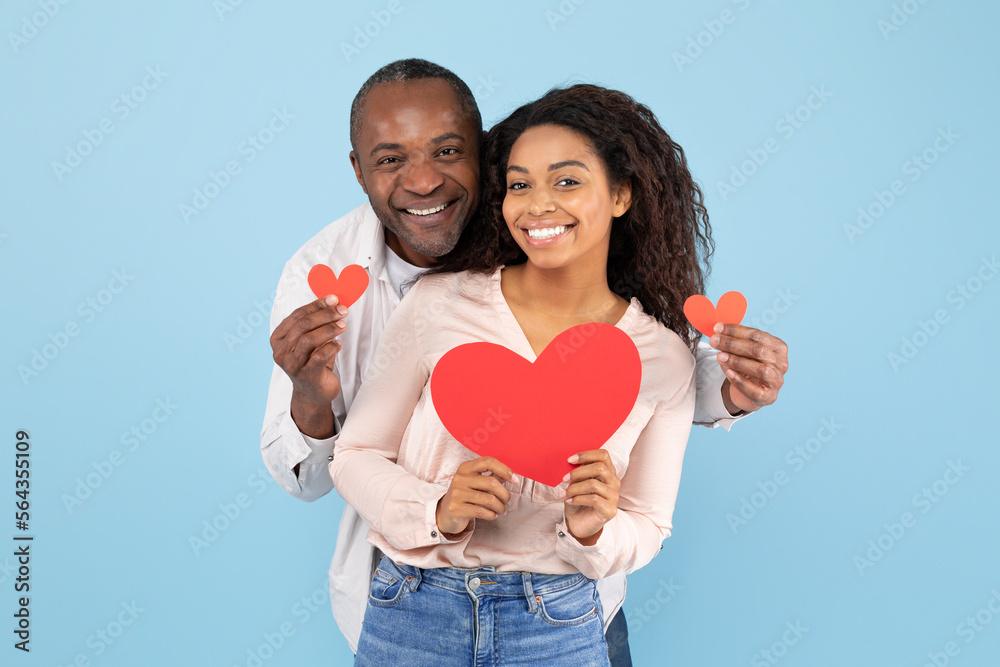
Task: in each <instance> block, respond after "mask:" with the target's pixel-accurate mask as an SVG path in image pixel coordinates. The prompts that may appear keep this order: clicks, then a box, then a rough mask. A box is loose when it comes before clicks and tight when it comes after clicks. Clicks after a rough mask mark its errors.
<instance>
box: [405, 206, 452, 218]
mask: <svg viewBox="0 0 1000 667" xmlns="http://www.w3.org/2000/svg"><path fill="white" fill-rule="evenodd" d="M446 208H448V204H441V205H440V206H435V207H434V208H425V209H416V208H408V209H405V210H406V212H407V213H409V214H410V215H430V214H431V213H437V212H438V211H443V210H445V209H446Z"/></svg>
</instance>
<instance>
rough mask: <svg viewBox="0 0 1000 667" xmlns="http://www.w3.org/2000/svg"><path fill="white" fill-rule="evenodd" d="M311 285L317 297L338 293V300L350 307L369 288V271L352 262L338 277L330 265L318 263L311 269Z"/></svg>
mask: <svg viewBox="0 0 1000 667" xmlns="http://www.w3.org/2000/svg"><path fill="white" fill-rule="evenodd" d="M309 287H311V288H312V291H313V294H315V295H316V298H317V299H322V298H323V297H324V296H328V295H330V294H336V295H337V300H338V301H339V302H340V303H341V304H342V305H343V306H344V307H345V308H350V307H351V306H352V305H354V302H355V301H357V300H358V299H359V298H361V295H362V294H363V293H364V291H365V289H367V288H368V272H367V271H365V269H364V267H362V266H360V265H358V264H351V265H350V266H345V267H344V270H343V271H341V272H340V277H339V278H338V277H337V274H335V273H334V272H333V269H331V268H330V267H329V266H327V265H326V264H317V265H316V266H314V267H312V268H311V269H309Z"/></svg>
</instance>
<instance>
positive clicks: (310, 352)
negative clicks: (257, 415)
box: [271, 294, 347, 439]
mask: <svg viewBox="0 0 1000 667" xmlns="http://www.w3.org/2000/svg"><path fill="white" fill-rule="evenodd" d="M346 315H347V308H345V307H344V306H340V305H337V297H336V296H334V295H332V294H331V295H330V296H327V297H324V298H322V299H319V300H317V301H313V302H312V303H309V304H306V305H305V306H302V307H301V308H299V309H297V310H295V311H293V312H292V314H291V315H289V316H288V317H286V318H285V319H284V320H282V321H281V323H280V324H279V325H278V326H277V327H276V328H275V329H274V333H272V334H271V349H272V350H273V352H274V363H276V364H278V366H280V367H281V368H282V370H284V371H285V373H286V374H288V377H289V378H291V380H292V407H291V410H292V419H293V420H294V421H295V424H296V426H298V427H299V430H300V431H301V432H302V433H305V434H306V435H308V436H310V437H313V438H317V439H323V438H329V437H331V436H333V433H334V418H333V409H332V408H331V406H330V403H331V401H333V399H335V398H336V397H337V396H338V395H339V394H340V380H339V379H337V376H336V375H334V374H333V362H334V360H335V359H336V358H337V353H338V352H340V349H341V348H342V347H343V343H341V342H340V341H339V340H337V336H339V335H340V334H341V333H343V331H344V329H345V328H346V324H345V322H344V317H345V316H346Z"/></svg>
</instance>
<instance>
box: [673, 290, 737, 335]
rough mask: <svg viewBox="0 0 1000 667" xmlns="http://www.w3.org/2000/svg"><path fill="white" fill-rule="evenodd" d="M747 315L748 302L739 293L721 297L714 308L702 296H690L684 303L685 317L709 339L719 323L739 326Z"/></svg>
mask: <svg viewBox="0 0 1000 667" xmlns="http://www.w3.org/2000/svg"><path fill="white" fill-rule="evenodd" d="M746 313H747V300H746V297H744V296H743V295H742V294H740V293H739V292H726V293H725V294H723V295H722V296H721V297H719V305H718V306H713V305H712V302H711V301H709V300H708V298H707V297H704V296H702V295H701V294H695V295H694V296H689V297H688V298H687V301H685V302H684V316H685V317H687V318H688V321H689V322H690V323H691V324H692V325H693V326H694V328H695V329H697V330H698V331H700V332H701V333H703V334H705V335H706V336H708V337H709V338H711V337H712V335H713V334H714V333H715V325H716V324H717V323H719V322H723V323H725V324H739V323H740V322H742V321H743V316H744V315H746Z"/></svg>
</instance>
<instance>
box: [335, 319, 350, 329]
mask: <svg viewBox="0 0 1000 667" xmlns="http://www.w3.org/2000/svg"><path fill="white" fill-rule="evenodd" d="M333 326H335V327H337V328H338V329H343V328H345V327H346V326H347V325H346V324H344V323H343V322H341V321H340V320H337V321H336V322H334V323H333Z"/></svg>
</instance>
